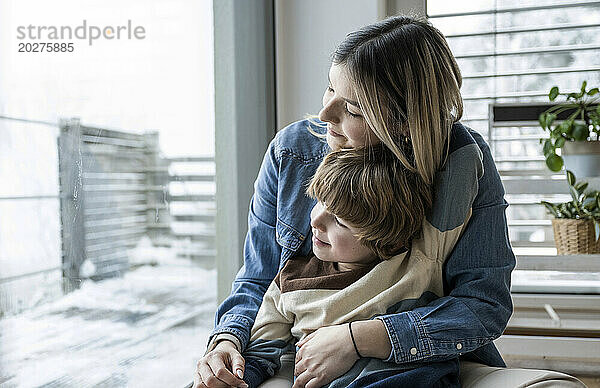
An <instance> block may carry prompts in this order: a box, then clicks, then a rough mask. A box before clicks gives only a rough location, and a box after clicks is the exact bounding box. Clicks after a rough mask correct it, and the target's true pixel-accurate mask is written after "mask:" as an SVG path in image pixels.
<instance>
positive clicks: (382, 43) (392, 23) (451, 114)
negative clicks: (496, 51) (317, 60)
mask: <svg viewBox="0 0 600 388" xmlns="http://www.w3.org/2000/svg"><path fill="white" fill-rule="evenodd" d="M332 62H333V64H335V65H341V66H343V67H344V68H345V70H346V71H347V72H348V75H349V78H350V80H351V82H352V84H353V87H354V90H355V91H356V98H357V100H358V103H359V105H360V108H361V111H362V113H363V115H364V118H365V120H366V122H367V124H368V125H369V127H370V128H371V129H372V130H373V132H374V133H375V135H376V136H377V137H378V138H379V140H381V142H382V143H384V144H385V145H386V146H387V147H388V148H389V149H390V150H391V151H392V152H393V154H394V155H396V157H397V158H398V159H399V160H400V161H401V162H402V164H403V165H404V166H405V167H406V168H408V169H410V170H411V171H415V172H417V173H418V174H420V175H421V177H422V178H423V180H424V181H425V182H426V183H428V184H431V183H432V182H433V177H434V175H435V172H436V171H437V170H438V169H439V168H440V167H441V166H442V165H443V164H444V163H445V159H446V156H447V154H448V149H449V137H450V130H451V128H452V124H454V123H455V122H457V121H458V120H460V118H461V117H462V114H463V102H462V97H461V95H460V87H461V84H462V77H461V74H460V70H459V68H458V65H457V63H456V60H455V59H454V56H453V55H452V52H451V51H450V48H449V47H448V43H447V42H446V39H445V38H444V36H443V35H442V33H441V32H440V31H439V30H438V29H436V28H435V27H433V26H432V25H431V24H430V23H429V22H428V21H427V20H426V19H424V18H418V17H410V16H393V17H389V18H387V19H384V20H382V21H379V22H376V23H373V24H370V25H367V26H364V27H362V28H361V29H359V30H357V31H354V32H351V33H350V34H348V35H347V36H346V38H345V39H344V41H343V42H342V43H340V45H339V46H338V47H337V49H336V50H335V52H334V53H333V54H332ZM403 143H409V144H411V145H412V146H411V147H403ZM411 153H412V155H411Z"/></svg>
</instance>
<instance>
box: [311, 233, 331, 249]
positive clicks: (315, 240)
mask: <svg viewBox="0 0 600 388" xmlns="http://www.w3.org/2000/svg"><path fill="white" fill-rule="evenodd" d="M312 242H313V244H315V245H317V246H319V247H328V246H330V245H331V244H327V243H326V242H325V241H321V240H319V239H318V238H317V237H316V236H315V235H313V237H312Z"/></svg>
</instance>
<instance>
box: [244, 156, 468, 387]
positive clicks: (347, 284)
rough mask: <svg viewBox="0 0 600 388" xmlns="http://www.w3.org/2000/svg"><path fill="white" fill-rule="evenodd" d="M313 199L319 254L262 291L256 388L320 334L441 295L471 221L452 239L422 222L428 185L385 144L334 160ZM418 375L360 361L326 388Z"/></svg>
mask: <svg viewBox="0 0 600 388" xmlns="http://www.w3.org/2000/svg"><path fill="white" fill-rule="evenodd" d="M307 193H308V195H309V196H311V197H312V198H315V199H317V201H318V202H317V204H316V205H315V207H314V208H313V210H312V212H311V226H312V235H313V236H312V243H313V254H312V255H309V257H294V258H292V259H290V260H288V261H287V262H286V263H285V264H284V266H283V267H282V268H281V270H280V271H279V273H278V274H277V275H276V276H275V279H274V280H273V282H272V283H271V285H270V286H269V288H268V290H267V292H266V293H265V296H264V299H263V302H262V305H261V307H260V309H259V311H258V315H257V317H256V320H255V323H254V326H253V327H252V331H251V338H250V342H249V344H248V346H247V348H246V349H244V351H243V353H242V355H243V357H244V359H245V371H244V376H243V378H244V381H245V382H246V383H247V384H248V385H249V386H250V387H257V386H258V385H259V384H261V383H262V382H263V381H264V380H266V379H268V378H269V377H271V376H273V374H274V373H275V372H276V371H277V370H278V369H279V368H280V367H281V365H280V357H281V355H282V354H284V353H289V352H293V351H294V344H295V343H296V342H297V341H299V340H301V339H302V338H304V337H305V336H307V335H308V334H310V333H312V332H313V331H315V330H317V329H318V328H320V327H323V326H330V325H339V324H342V323H349V322H353V321H356V320H365V319H373V318H376V317H377V316H378V315H383V314H390V313H395V312H401V311H408V310H412V309H414V308H417V307H420V306H424V305H426V304H428V303H429V302H430V301H431V300H433V299H436V298H438V297H439V296H441V295H443V283H442V265H443V262H444V259H445V258H446V257H447V255H448V254H449V253H450V251H451V249H452V247H453V246H454V244H455V242H456V241H457V240H458V237H459V235H460V231H461V229H462V227H463V226H464V225H465V224H466V222H467V220H465V222H464V223H463V224H462V225H460V226H459V227H458V228H455V229H452V230H450V231H446V232H442V231H440V230H438V229H436V228H435V227H433V226H432V225H431V224H429V223H428V222H424V220H425V221H426V219H425V210H426V209H429V208H430V207H431V203H432V191H431V187H430V186H428V185H427V184H425V183H424V182H423V181H422V180H421V179H420V177H419V176H418V175H417V174H415V173H412V172H410V171H408V170H406V169H405V168H404V167H403V166H402V164H401V163H400V162H399V161H398V159H397V158H396V157H395V156H394V155H393V154H391V152H389V151H388V150H387V148H385V147H384V146H375V147H371V148H370V149H358V150H342V151H337V152H332V153H330V154H329V155H327V156H326V157H325V159H324V160H323V162H322V163H321V165H320V166H319V168H318V169H317V172H316V173H315V176H314V177H313V179H312V181H311V183H310V185H309V187H308V190H307ZM469 214H470V213H469ZM349 331H350V332H351V326H350V324H349ZM355 346H356V345H355ZM358 352H359V350H358V349H357V353H358ZM359 357H360V354H359ZM412 367H413V366H411V365H406V364H404V365H398V364H395V363H392V362H385V361H382V360H380V359H374V358H366V357H365V358H360V359H359V361H357V362H356V363H355V364H354V366H353V367H352V369H351V370H350V371H348V372H347V373H346V374H344V375H342V376H340V377H339V378H337V379H336V380H334V381H333V382H331V383H330V384H329V385H327V387H348V386H349V385H351V384H352V385H353V386H361V379H363V381H364V379H365V378H367V379H368V378H369V376H370V377H371V378H373V376H374V375H375V374H377V373H379V372H381V371H386V373H387V372H390V371H398V372H401V371H406V370H407V369H411V368H412ZM388 375H389V373H388ZM362 386H364V385H362Z"/></svg>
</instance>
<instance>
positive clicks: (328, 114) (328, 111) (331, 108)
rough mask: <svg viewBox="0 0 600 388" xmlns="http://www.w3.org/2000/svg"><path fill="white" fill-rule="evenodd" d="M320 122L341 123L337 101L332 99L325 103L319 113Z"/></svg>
mask: <svg viewBox="0 0 600 388" xmlns="http://www.w3.org/2000/svg"><path fill="white" fill-rule="evenodd" d="M319 120H321V121H326V122H330V123H333V124H338V123H339V122H340V117H339V114H338V113H337V109H336V104H335V100H334V99H333V98H330V99H329V100H327V101H324V104H323V108H321V111H320V112H319Z"/></svg>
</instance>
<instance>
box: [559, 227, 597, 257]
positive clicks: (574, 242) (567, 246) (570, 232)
mask: <svg viewBox="0 0 600 388" xmlns="http://www.w3.org/2000/svg"><path fill="white" fill-rule="evenodd" d="M552 229H553V230H554V243H555V244H556V250H557V251H558V254H559V255H581V254H593V253H600V240H598V241H596V235H595V233H594V223H593V222H592V221H590V220H571V219H565V218H555V219H553V220H552Z"/></svg>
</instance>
